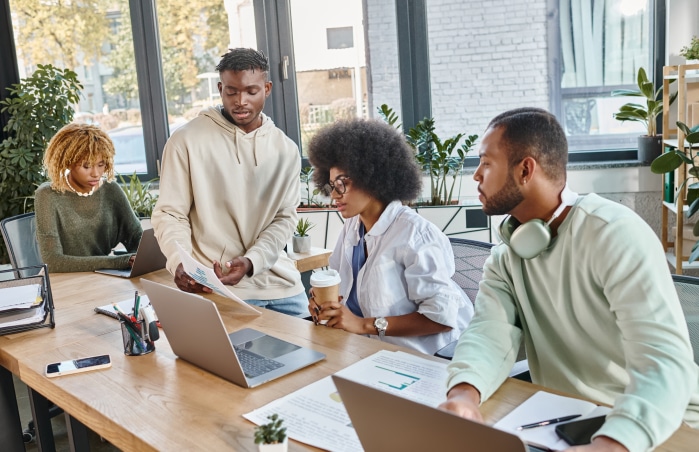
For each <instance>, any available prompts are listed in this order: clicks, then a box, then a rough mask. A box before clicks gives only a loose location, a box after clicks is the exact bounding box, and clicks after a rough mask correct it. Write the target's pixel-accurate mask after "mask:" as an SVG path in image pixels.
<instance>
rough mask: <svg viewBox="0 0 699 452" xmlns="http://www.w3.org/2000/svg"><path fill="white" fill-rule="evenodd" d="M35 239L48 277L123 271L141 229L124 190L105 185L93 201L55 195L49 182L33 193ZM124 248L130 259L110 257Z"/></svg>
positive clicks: (125, 256)
mask: <svg viewBox="0 0 699 452" xmlns="http://www.w3.org/2000/svg"><path fill="white" fill-rule="evenodd" d="M34 207H35V210H36V237H37V240H38V241H39V251H40V252H41V257H42V260H43V261H44V263H46V264H48V267H49V271H51V272H82V271H92V270H95V269H98V268H127V267H128V266H129V258H130V257H131V255H132V254H133V253H134V252H135V251H136V249H137V248H138V243H139V241H140V240H141V234H142V233H143V229H142V228H141V223H140V222H139V220H138V218H137V217H136V214H135V213H134V212H133V210H132V209H131V206H130V205H129V201H128V199H127V198H126V195H125V194H124V192H123V190H122V189H121V187H119V185H118V184H117V183H115V182H113V183H104V184H102V186H101V187H100V188H99V189H97V191H95V193H94V194H93V195H92V196H89V197H81V196H78V195H77V194H75V193H73V192H69V191H67V192H65V193H59V192H57V191H54V190H52V189H51V186H50V184H49V183H48V182H46V183H44V184H42V185H41V186H40V187H39V188H38V189H37V190H36V193H35V198H34ZM119 243H122V244H123V245H124V246H125V247H126V250H127V251H128V252H129V253H130V254H124V255H119V256H110V255H109V254H110V253H111V252H112V249H113V248H114V247H115V246H117V245H118V244H119Z"/></svg>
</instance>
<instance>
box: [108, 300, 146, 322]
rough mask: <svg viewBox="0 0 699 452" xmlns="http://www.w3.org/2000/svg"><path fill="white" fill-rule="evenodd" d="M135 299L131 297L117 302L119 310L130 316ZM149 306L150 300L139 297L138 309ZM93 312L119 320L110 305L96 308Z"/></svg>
mask: <svg viewBox="0 0 699 452" xmlns="http://www.w3.org/2000/svg"><path fill="white" fill-rule="evenodd" d="M134 301H135V297H131V298H129V299H127V300H122V301H120V302H118V303H117V304H118V305H119V309H121V310H122V311H124V312H125V313H127V314H130V313H131V312H133V305H134ZM146 306H150V300H149V299H148V295H141V303H140V305H139V307H146ZM95 312H97V313H98V314H104V315H108V316H109V317H112V318H114V319H117V320H119V317H118V316H117V313H116V311H115V310H114V306H113V305H112V303H109V304H105V305H104V306H98V307H96V308H95Z"/></svg>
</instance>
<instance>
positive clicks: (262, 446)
mask: <svg viewBox="0 0 699 452" xmlns="http://www.w3.org/2000/svg"><path fill="white" fill-rule="evenodd" d="M267 419H269V422H268V423H266V424H262V425H258V426H257V427H255V444H257V445H258V448H259V450H260V452H286V450H287V448H288V440H287V436H286V427H282V423H283V422H284V420H283V419H281V418H280V417H279V415H278V414H277V413H274V414H272V415H270V416H267Z"/></svg>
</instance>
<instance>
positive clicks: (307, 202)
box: [299, 166, 325, 208]
mask: <svg viewBox="0 0 699 452" xmlns="http://www.w3.org/2000/svg"><path fill="white" fill-rule="evenodd" d="M313 171H314V168H313V167H312V166H307V167H305V168H301V174H300V179H301V183H302V184H303V185H305V189H306V193H305V199H304V200H302V201H301V204H300V205H299V207H300V208H323V207H325V203H323V201H321V200H318V198H317V197H318V196H319V195H320V190H319V189H317V188H311V184H312V183H313Z"/></svg>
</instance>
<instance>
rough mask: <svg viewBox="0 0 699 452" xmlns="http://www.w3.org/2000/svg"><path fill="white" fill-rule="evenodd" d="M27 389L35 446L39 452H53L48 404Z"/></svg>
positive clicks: (54, 449) (36, 393)
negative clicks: (34, 433) (34, 431)
mask: <svg viewBox="0 0 699 452" xmlns="http://www.w3.org/2000/svg"><path fill="white" fill-rule="evenodd" d="M28 389H29V402H30V404H31V407H32V417H33V419H34V428H35V430H36V445H37V447H38V448H39V452H55V451H56V445H55V444H54V441H53V427H51V416H50V415H49V403H50V402H49V401H48V399H46V397H44V396H42V395H41V394H39V393H38V392H36V391H35V390H33V389H32V388H28Z"/></svg>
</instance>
